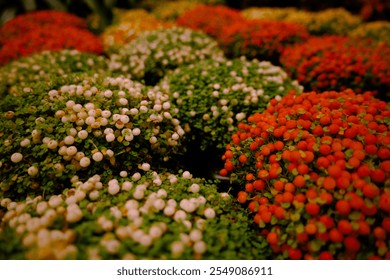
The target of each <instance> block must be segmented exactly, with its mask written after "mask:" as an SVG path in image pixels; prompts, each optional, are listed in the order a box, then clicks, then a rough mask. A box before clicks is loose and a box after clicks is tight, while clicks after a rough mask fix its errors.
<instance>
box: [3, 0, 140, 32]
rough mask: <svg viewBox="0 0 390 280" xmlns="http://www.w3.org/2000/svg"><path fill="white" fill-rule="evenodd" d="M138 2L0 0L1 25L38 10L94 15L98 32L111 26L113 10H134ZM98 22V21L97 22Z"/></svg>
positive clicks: (125, 0) (121, 0) (131, 0)
mask: <svg viewBox="0 0 390 280" xmlns="http://www.w3.org/2000/svg"><path fill="white" fill-rule="evenodd" d="M136 2H140V1H137V0H103V1H98V0H15V1H7V0H0V10H1V13H0V25H3V24H4V23H5V22H7V21H8V20H10V19H12V18H14V17H15V16H16V15H18V14H22V13H26V12H32V11H36V10H59V11H67V12H70V13H74V14H76V15H78V16H81V17H87V16H89V15H91V14H94V15H96V16H97V17H98V26H95V27H96V28H94V29H96V31H100V30H103V29H104V28H105V27H106V26H108V25H109V24H111V22H112V19H113V8H114V7H122V8H133V7H134V6H135V4H136ZM95 21H96V20H95Z"/></svg>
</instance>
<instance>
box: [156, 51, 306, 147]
mask: <svg viewBox="0 0 390 280" xmlns="http://www.w3.org/2000/svg"><path fill="white" fill-rule="evenodd" d="M159 88H161V89H162V90H163V91H166V92H167V93H169V95H170V99H171V102H172V103H173V104H175V105H176V106H177V107H178V108H179V115H178V118H179V119H180V122H181V125H182V126H183V127H184V128H185V129H186V130H187V131H188V132H189V133H188V134H187V139H192V140H194V141H196V143H198V146H199V147H200V148H201V149H202V150H205V149H207V148H213V149H216V148H223V147H224V146H225V145H226V144H227V143H228V141H229V140H230V136H229V135H230V134H231V133H232V131H233V130H234V128H235V127H236V124H237V122H239V121H241V120H243V119H244V118H246V117H247V116H248V115H249V114H252V113H253V112H257V111H258V110H259V109H261V108H265V107H266V105H267V103H268V102H269V100H271V99H272V98H274V97H277V98H281V96H283V95H285V94H287V93H288V92H289V91H290V90H295V91H296V92H300V91H301V90H302V88H301V87H300V86H299V85H298V83H296V82H294V81H292V80H291V79H290V78H289V77H288V76H287V74H286V73H285V72H284V71H283V70H282V69H281V68H280V67H277V66H274V65H272V64H271V63H270V62H266V61H262V62H260V61H258V60H247V59H246V58H244V57H242V58H240V59H238V58H237V59H233V60H228V59H221V60H215V59H214V60H205V61H203V62H199V63H197V64H191V65H188V66H182V67H179V68H178V69H177V70H175V71H173V72H172V73H171V74H168V75H166V76H165V78H164V79H163V80H162V81H161V83H160V84H159Z"/></svg>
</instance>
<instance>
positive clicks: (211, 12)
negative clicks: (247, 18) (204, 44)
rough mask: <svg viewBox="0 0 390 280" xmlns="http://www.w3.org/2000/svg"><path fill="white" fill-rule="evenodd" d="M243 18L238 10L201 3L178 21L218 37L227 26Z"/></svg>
mask: <svg viewBox="0 0 390 280" xmlns="http://www.w3.org/2000/svg"><path fill="white" fill-rule="evenodd" d="M243 20H244V18H243V17H242V16H241V14H240V12H239V11H238V10H235V9H232V8H229V7H226V6H222V5H216V6H213V5H199V6H197V7H195V8H194V9H191V10H189V11H187V12H185V13H184V14H182V15H181V16H180V17H178V18H177V20H176V23H177V24H178V25H180V26H184V27H187V28H191V29H194V30H200V31H203V32H204V33H206V34H208V35H210V36H211V37H213V38H216V39H218V38H219V37H220V36H221V35H223V32H224V30H223V29H224V27H225V26H227V25H230V24H232V23H234V22H236V21H243Z"/></svg>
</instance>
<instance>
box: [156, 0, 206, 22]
mask: <svg viewBox="0 0 390 280" xmlns="http://www.w3.org/2000/svg"><path fill="white" fill-rule="evenodd" d="M199 4H200V3H199V2H197V1H188V0H178V1H168V2H164V3H161V2H160V3H159V5H157V6H156V7H155V8H154V9H153V10H152V13H153V14H154V15H156V17H157V18H159V19H161V20H165V21H174V20H176V19H177V18H178V17H180V16H181V15H182V14H184V13H185V12H187V11H189V10H192V9H194V8H195V7H196V6H198V5H199Z"/></svg>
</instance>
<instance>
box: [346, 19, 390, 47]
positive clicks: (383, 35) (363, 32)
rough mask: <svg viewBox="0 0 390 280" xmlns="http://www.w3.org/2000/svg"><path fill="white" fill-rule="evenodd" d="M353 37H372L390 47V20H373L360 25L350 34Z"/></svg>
mask: <svg viewBox="0 0 390 280" xmlns="http://www.w3.org/2000/svg"><path fill="white" fill-rule="evenodd" d="M349 35H350V36H351V37H353V38H358V39H359V38H360V39H361V38H363V39H370V40H373V41H374V42H377V43H384V44H387V45H388V46H389V47H390V22H388V21H373V22H367V23H363V24H361V25H359V26H358V27H357V28H355V29H354V30H352V32H351V33H350V34H349Z"/></svg>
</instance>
